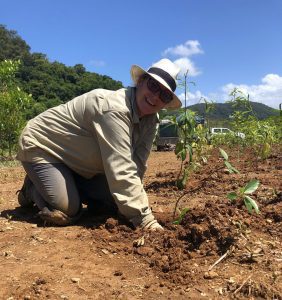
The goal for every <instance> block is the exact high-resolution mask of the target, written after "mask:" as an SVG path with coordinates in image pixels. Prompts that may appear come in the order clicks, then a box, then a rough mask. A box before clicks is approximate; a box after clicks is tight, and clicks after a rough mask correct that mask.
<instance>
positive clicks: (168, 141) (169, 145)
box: [156, 119, 179, 151]
mask: <svg viewBox="0 0 282 300" xmlns="http://www.w3.org/2000/svg"><path fill="white" fill-rule="evenodd" d="M178 139H179V137H178V129H177V126H176V125H175V124H173V123H172V121H170V120H166V119H164V120H161V121H160V124H159V128H158V133H157V137H156V145H157V150H158V151H161V150H173V149H174V147H175V145H176V144H177V142H178Z"/></svg>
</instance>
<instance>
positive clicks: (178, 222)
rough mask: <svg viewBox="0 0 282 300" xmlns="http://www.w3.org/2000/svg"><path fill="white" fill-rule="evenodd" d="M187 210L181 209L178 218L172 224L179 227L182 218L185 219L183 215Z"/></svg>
mask: <svg viewBox="0 0 282 300" xmlns="http://www.w3.org/2000/svg"><path fill="white" fill-rule="evenodd" d="M188 210H189V208H188V207H186V208H183V209H182V211H181V212H180V215H179V216H178V218H177V219H176V220H175V221H173V222H172V224H175V225H179V224H180V223H181V221H182V220H183V218H184V217H185V215H186V214H187V212H188Z"/></svg>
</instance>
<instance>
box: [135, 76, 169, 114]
mask: <svg viewBox="0 0 282 300" xmlns="http://www.w3.org/2000/svg"><path fill="white" fill-rule="evenodd" d="M152 80H154V81H155V82H154V83H156V84H158V85H159V90H158V91H156V90H153V89H152V87H151V85H150V81H152ZM148 83H149V84H148ZM149 87H150V88H149ZM168 93H170V91H169V90H167V89H166V88H165V87H163V86H162V85H160V84H159V83H158V82H157V81H156V80H155V79H152V78H151V77H150V76H145V77H141V78H140V79H139V81H138V83H137V86H136V103H137V108H138V113H139V117H140V118H141V117H143V116H146V115H151V114H155V113H157V112H159V111H160V110H161V109H162V108H164V107H165V105H166V103H165V102H163V101H162V100H161V98H160V97H161V96H162V97H164V96H163V95H166V94H168Z"/></svg>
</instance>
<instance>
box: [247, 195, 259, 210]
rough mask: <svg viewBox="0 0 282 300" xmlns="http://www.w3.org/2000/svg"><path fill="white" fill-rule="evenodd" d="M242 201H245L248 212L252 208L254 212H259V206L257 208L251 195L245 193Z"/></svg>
mask: <svg viewBox="0 0 282 300" xmlns="http://www.w3.org/2000/svg"><path fill="white" fill-rule="evenodd" d="M244 202H245V205H246V207H247V209H248V212H249V213H252V210H253V209H254V210H255V212H256V213H257V214H259V208H258V205H257V203H256V201H255V200H254V199H252V198H251V197H249V196H247V195H245V196H244Z"/></svg>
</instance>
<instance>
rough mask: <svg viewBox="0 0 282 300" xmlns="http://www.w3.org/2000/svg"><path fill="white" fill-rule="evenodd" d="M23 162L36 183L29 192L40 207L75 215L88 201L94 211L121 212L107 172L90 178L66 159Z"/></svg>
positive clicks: (30, 177) (31, 178)
mask: <svg viewBox="0 0 282 300" xmlns="http://www.w3.org/2000/svg"><path fill="white" fill-rule="evenodd" d="M22 165H23V167H24V169H25V171H26V173H27V176H28V177H29V179H30V180H31V181H32V183H33V186H32V188H31V191H30V192H29V193H30V194H29V195H28V196H29V197H30V198H31V200H32V201H33V202H34V203H35V204H36V205H37V206H38V208H39V209H40V210H42V209H43V207H46V206H47V207H48V208H51V209H52V208H55V209H57V210H60V211H62V212H64V213H65V214H67V215H68V216H70V217H73V216H75V215H77V214H78V213H79V212H80V210H81V207H82V203H84V204H87V205H88V208H89V209H90V210H91V211H92V212H94V213H100V212H108V213H115V212H117V205H116V204H115V202H114V199H113V197H112V195H111V193H110V190H109V186H108V182H107V179H106V176H105V175H103V174H101V175H97V176H94V177H93V178H91V179H86V178H84V177H82V176H80V175H78V174H77V173H75V172H74V171H72V170H71V169H70V168H69V167H67V166H66V165H65V164H63V163H48V164H37V163H29V162H22Z"/></svg>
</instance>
